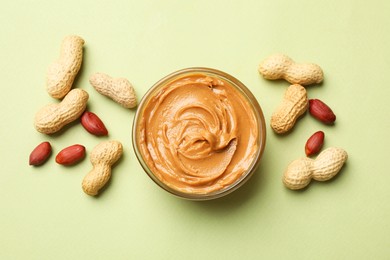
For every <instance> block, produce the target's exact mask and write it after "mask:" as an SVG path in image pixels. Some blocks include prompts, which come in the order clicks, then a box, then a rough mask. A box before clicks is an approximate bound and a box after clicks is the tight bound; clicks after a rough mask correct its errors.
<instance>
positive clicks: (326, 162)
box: [313, 147, 348, 181]
mask: <svg viewBox="0 0 390 260" xmlns="http://www.w3.org/2000/svg"><path fill="white" fill-rule="evenodd" d="M347 159H348V154H347V152H346V151H344V150H343V149H341V148H337V147H331V148H328V149H326V150H324V151H323V152H322V153H320V154H319V155H318V156H317V158H316V159H315V161H314V162H313V179H314V180H316V181H327V180H330V179H331V178H333V177H334V176H335V175H336V174H337V173H338V172H339V171H340V169H341V167H343V165H344V163H345V161H347Z"/></svg>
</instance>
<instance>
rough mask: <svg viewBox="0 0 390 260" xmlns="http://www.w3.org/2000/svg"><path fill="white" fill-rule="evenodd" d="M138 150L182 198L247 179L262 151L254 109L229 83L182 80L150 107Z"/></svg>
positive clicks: (142, 124)
mask: <svg viewBox="0 0 390 260" xmlns="http://www.w3.org/2000/svg"><path fill="white" fill-rule="evenodd" d="M138 124H139V125H138V127H139V129H140V134H139V135H138V139H137V142H138V146H139V147H140V151H141V154H142V156H143V158H144V160H145V162H146V164H147V166H148V167H149V168H150V170H151V171H152V172H153V174H154V175H155V176H156V177H157V178H158V179H159V180H160V181H161V182H162V183H164V184H165V185H167V186H169V187H170V188H172V189H175V190H177V191H180V192H184V193H191V194H207V193H210V192H214V191H218V190H221V189H224V188H226V187H227V186H229V185H231V184H233V183H234V182H235V181H237V180H238V179H239V178H240V177H242V176H243V174H244V173H246V171H247V169H248V168H249V167H250V165H251V164H252V163H253V161H254V160H255V156H256V152H257V150H258V138H259V133H258V131H259V130H258V127H257V120H256V116H255V114H254V111H253V108H252V106H251V105H250V103H249V102H248V101H247V99H246V97H245V96H243V94H242V93H241V92H240V91H239V90H238V89H236V88H235V87H234V86H232V85H231V83H229V82H227V81H224V80H221V79H219V78H214V77H210V76H207V75H203V74H192V75H188V76H184V77H182V78H178V79H176V80H174V81H173V82H170V83H168V84H167V85H165V86H163V87H162V88H161V89H160V90H159V91H158V92H157V93H156V94H155V95H154V96H153V97H152V98H151V99H150V100H149V101H147V103H146V105H145V108H144V111H143V116H142V118H141V119H140V120H139V123H138Z"/></svg>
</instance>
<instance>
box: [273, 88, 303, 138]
mask: <svg viewBox="0 0 390 260" xmlns="http://www.w3.org/2000/svg"><path fill="white" fill-rule="evenodd" d="M308 104H309V102H308V99H307V93H306V89H305V88H304V87H302V86H301V85H298V84H294V85H291V86H289V87H288V88H287V90H286V92H285V93H284V97H283V100H282V102H281V104H280V105H279V106H278V108H277V109H276V110H275V112H274V113H273V114H272V116H271V127H272V129H273V130H274V131H275V132H276V133H278V134H284V133H286V132H288V131H289V130H290V129H291V128H293V126H294V125H295V122H296V121H297V119H298V118H299V116H301V115H302V114H303V113H305V111H306V110H307V108H308Z"/></svg>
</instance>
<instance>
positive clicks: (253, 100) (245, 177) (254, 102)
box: [132, 67, 267, 200]
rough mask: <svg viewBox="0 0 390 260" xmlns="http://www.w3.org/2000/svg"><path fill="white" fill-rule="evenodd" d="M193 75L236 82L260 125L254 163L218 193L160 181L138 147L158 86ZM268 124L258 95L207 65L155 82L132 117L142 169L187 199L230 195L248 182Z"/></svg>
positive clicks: (133, 133) (262, 148) (180, 196)
mask: <svg viewBox="0 0 390 260" xmlns="http://www.w3.org/2000/svg"><path fill="white" fill-rule="evenodd" d="M193 74H206V75H207V74H208V75H211V76H216V77H218V78H222V79H223V80H225V81H227V82H228V83H230V84H231V85H233V86H234V87H235V88H237V89H238V90H239V91H240V92H241V94H242V95H243V96H245V98H246V100H247V101H248V103H249V104H250V105H251V106H252V108H253V111H254V114H255V118H256V121H257V126H258V128H259V130H258V139H259V140H258V147H259V149H258V151H257V153H256V155H255V157H254V159H253V161H252V163H251V165H250V166H249V167H248V169H247V170H246V172H245V173H244V174H242V176H241V177H240V178H239V179H237V180H236V181H235V182H234V183H232V184H230V185H228V186H227V187H225V188H223V189H221V190H217V191H215V192H211V193H185V192H181V191H179V190H176V189H173V188H171V187H169V186H168V185H166V184H165V183H163V182H162V181H160V180H159V179H158V177H157V176H155V175H154V173H153V172H152V170H151V169H150V168H149V167H148V165H147V163H146V162H145V160H144V157H143V155H142V153H141V150H140V149H139V146H138V142H137V140H138V133H139V131H137V130H138V126H139V120H140V118H141V116H142V114H143V111H144V106H145V105H146V104H147V103H148V102H149V100H150V98H152V96H153V93H154V92H156V91H158V89H159V88H161V87H162V86H165V85H166V84H169V83H170V82H173V81H174V80H176V79H178V78H182V77H185V76H186V75H193ZM266 136H267V133H266V125H265V118H264V114H263V111H262V109H261V107H260V104H259V103H258V101H257V99H256V97H255V96H254V95H253V93H252V92H251V91H250V90H249V89H248V88H247V87H246V86H245V85H244V84H243V83H242V82H241V81H240V80H238V79H237V78H235V77H233V76H232V75H230V74H228V73H226V72H223V71H220V70H217V69H213V68H208V67H188V68H184V69H180V70H176V71H174V72H172V73H170V74H168V75H166V76H164V77H163V78H161V79H160V80H158V81H157V82H156V83H155V84H153V85H152V87H150V88H149V89H148V91H147V92H146V93H145V94H144V95H143V97H142V98H141V101H140V102H139V104H138V107H137V110H136V113H135V116H134V120H133V126H132V143H133V149H134V152H135V155H136V157H137V160H138V162H139V163H140V164H141V166H142V168H143V170H144V171H145V172H146V173H147V175H148V176H149V177H150V178H151V179H152V180H153V182H154V183H156V184H157V185H158V186H159V187H160V188H162V189H164V190H165V191H167V192H169V193H170V194H172V195H174V196H176V197H179V198H182V199H187V200H211V199H216V198H220V197H223V196H225V195H227V194H230V193H231V192H233V191H235V190H237V189H238V188H240V187H241V186H242V185H243V184H244V183H246V182H247V181H248V180H249V179H250V178H251V177H252V175H253V174H254V172H255V171H256V169H257V168H258V166H259V164H260V161H261V158H262V157H263V153H264V149H265V145H266Z"/></svg>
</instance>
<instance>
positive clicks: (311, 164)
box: [283, 147, 348, 190]
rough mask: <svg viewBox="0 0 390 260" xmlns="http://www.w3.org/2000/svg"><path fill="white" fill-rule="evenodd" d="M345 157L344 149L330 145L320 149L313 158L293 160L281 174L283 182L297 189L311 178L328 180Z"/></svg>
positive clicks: (338, 168) (346, 156)
mask: <svg viewBox="0 0 390 260" xmlns="http://www.w3.org/2000/svg"><path fill="white" fill-rule="evenodd" d="M347 159H348V154H347V152H346V151H345V150H343V149H341V148H337V147H330V148H328V149H326V150H324V151H322V152H321V153H320V154H319V155H318V156H317V158H316V159H315V160H313V159H310V158H307V157H304V158H301V159H297V160H294V161H293V162H291V163H290V164H289V165H288V167H287V169H286V171H285V172H284V174H283V183H284V185H285V186H286V187H287V188H289V189H291V190H298V189H302V188H304V187H306V186H307V185H308V184H309V183H310V181H311V179H314V180H316V181H328V180H330V179H332V178H333V177H334V176H336V175H337V173H339V171H340V169H341V168H342V167H343V165H344V163H345V162H346V161H347Z"/></svg>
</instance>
